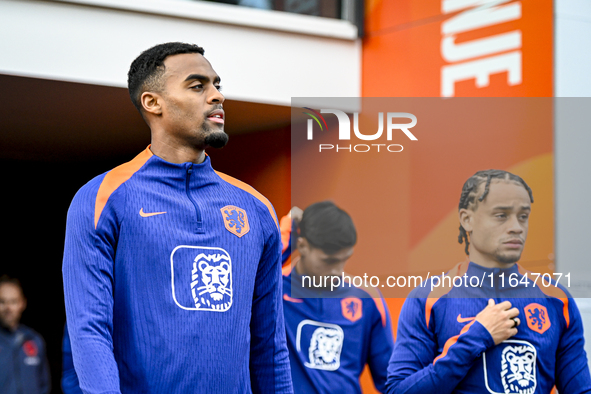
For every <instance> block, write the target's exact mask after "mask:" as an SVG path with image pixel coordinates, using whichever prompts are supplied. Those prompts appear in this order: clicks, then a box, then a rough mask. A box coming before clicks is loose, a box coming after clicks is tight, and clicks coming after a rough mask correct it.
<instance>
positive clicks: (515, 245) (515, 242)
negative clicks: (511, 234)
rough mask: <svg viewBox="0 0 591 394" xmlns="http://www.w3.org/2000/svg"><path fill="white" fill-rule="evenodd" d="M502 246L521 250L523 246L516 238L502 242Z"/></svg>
mask: <svg viewBox="0 0 591 394" xmlns="http://www.w3.org/2000/svg"><path fill="white" fill-rule="evenodd" d="M503 244H504V245H507V246H508V247H510V248H521V247H522V246H523V241H522V240H520V239H517V238H516V239H510V240H508V241H505V242H503Z"/></svg>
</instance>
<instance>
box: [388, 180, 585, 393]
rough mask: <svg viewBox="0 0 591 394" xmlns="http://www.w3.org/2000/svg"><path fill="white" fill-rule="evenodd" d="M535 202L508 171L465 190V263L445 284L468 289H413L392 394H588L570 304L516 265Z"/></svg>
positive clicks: (576, 317) (558, 290)
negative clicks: (475, 281)
mask: <svg viewBox="0 0 591 394" xmlns="http://www.w3.org/2000/svg"><path fill="white" fill-rule="evenodd" d="M532 203H533V194H532V190H531V188H530V187H529V186H528V185H527V183H525V181H524V180H523V179H522V178H521V177H519V176H517V175H514V174H511V173H509V172H507V171H501V170H487V171H479V172H477V173H476V174H474V175H473V176H471V177H470V178H469V179H468V180H467V181H466V182H465V183H464V186H463V188H462V194H461V197H460V203H459V207H458V214H459V221H460V235H459V237H458V241H459V243H460V244H462V243H464V242H465V244H466V247H465V251H466V254H467V255H468V256H469V259H470V262H463V263H460V264H458V265H456V266H455V267H454V268H453V269H452V270H450V271H449V272H448V273H447V274H446V276H449V277H464V276H465V277H467V279H468V280H466V281H464V282H461V283H460V285H457V282H456V281H455V280H454V281H453V282H450V281H448V282H447V283H446V282H444V281H443V278H442V277H438V278H435V279H438V280H440V281H441V282H443V283H445V284H444V285H441V286H437V287H432V286H429V285H427V286H424V287H419V288H416V289H415V290H413V292H412V293H411V294H410V296H409V298H408V299H407V300H406V301H405V303H404V306H403V307H402V310H401V313H400V317H399V320H398V331H397V339H396V344H395V346H394V351H393V353H392V358H391V359H390V363H389V366H388V381H387V388H388V393H396V394H411V393H417V394H418V393H437V394H452V393H454V394H468V393H470V394H475V393H483V394H488V393H504V394H518V393H519V394H541V393H543V394H548V393H550V392H551V391H552V388H553V387H554V386H555V387H556V388H557V389H558V391H559V392H560V393H569V394H581V393H591V377H590V375H589V368H588V366H587V356H586V354H585V351H584V348H583V345H584V339H583V326H582V322H581V316H580V314H579V311H578V309H577V307H576V305H575V303H574V300H573V299H572V298H571V296H570V294H569V293H568V291H567V290H566V289H565V288H564V287H562V286H561V285H560V284H557V283H556V282H554V281H550V282H548V281H545V280H542V281H541V282H543V283H540V281H538V283H537V285H535V282H534V278H535V276H532V275H531V273H529V272H528V271H526V270H525V269H524V268H523V267H521V266H519V265H518V264H516V263H517V261H519V259H520V258H521V253H522V251H523V248H524V246H525V240H526V238H527V233H528V226H529V216H530V212H531V205H532ZM474 277H477V278H478V279H479V281H478V285H476V286H474V285H472V283H474V282H473V281H472V280H471V279H473V278H474ZM508 278H513V281H512V282H509V281H508ZM433 279H434V278H430V279H428V280H427V283H433V282H434V281H433ZM485 279H486V280H485ZM441 282H440V283H441ZM462 283H463V284H462ZM467 283H469V285H467ZM509 283H510V284H509Z"/></svg>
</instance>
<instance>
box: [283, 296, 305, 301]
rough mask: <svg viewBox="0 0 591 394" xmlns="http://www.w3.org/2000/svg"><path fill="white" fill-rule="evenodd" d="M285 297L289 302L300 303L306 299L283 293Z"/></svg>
mask: <svg viewBox="0 0 591 394" xmlns="http://www.w3.org/2000/svg"><path fill="white" fill-rule="evenodd" d="M283 299H284V300H285V301H289V302H298V303H301V302H304V300H300V299H298V298H291V297H290V296H288V295H287V294H283Z"/></svg>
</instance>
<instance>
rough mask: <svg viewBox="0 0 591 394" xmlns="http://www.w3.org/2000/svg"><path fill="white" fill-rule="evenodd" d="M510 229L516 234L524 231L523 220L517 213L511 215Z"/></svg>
mask: <svg viewBox="0 0 591 394" xmlns="http://www.w3.org/2000/svg"><path fill="white" fill-rule="evenodd" d="M508 231H509V232H510V233H514V234H521V233H522V232H523V227H522V225H521V222H519V218H518V217H517V215H511V217H510V218H509V229H508Z"/></svg>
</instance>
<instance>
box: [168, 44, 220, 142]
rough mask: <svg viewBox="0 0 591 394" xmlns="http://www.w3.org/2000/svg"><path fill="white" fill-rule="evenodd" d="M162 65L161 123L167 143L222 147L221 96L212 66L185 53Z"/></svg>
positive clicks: (218, 81) (196, 56)
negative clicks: (166, 136) (168, 140)
mask: <svg viewBox="0 0 591 394" xmlns="http://www.w3.org/2000/svg"><path fill="white" fill-rule="evenodd" d="M164 66H165V72H164V75H163V77H162V78H164V84H163V85H164V89H163V92H161V96H162V120H163V126H164V128H165V130H166V132H167V135H168V138H170V139H171V141H170V143H171V144H174V145H177V146H186V145H190V146H194V147H198V148H201V149H203V148H205V147H207V146H213V147H215V148H221V147H222V146H224V145H225V143H226V142H227V139H228V137H227V135H226V133H225V132H224V120H225V119H224V111H223V109H222V103H223V102H224V96H223V95H222V94H221V93H220V91H219V89H220V77H219V76H218V75H217V73H216V72H215V71H214V70H213V68H212V67H211V64H209V62H208V61H207V60H206V59H205V58H204V57H203V56H202V55H200V54H198V53H187V54H179V55H173V56H169V57H167V58H166V59H165V60H164Z"/></svg>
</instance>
